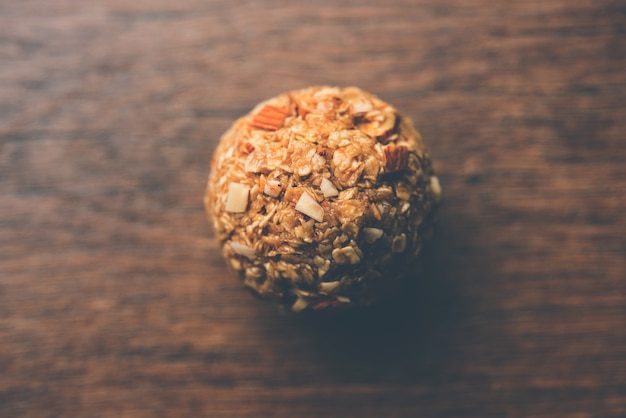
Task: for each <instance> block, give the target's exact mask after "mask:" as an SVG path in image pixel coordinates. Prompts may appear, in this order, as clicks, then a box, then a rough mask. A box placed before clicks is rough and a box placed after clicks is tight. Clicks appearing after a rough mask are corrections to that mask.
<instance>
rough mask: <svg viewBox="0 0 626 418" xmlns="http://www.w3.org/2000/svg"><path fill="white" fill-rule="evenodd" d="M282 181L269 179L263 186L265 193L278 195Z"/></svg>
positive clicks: (272, 195)
mask: <svg viewBox="0 0 626 418" xmlns="http://www.w3.org/2000/svg"><path fill="white" fill-rule="evenodd" d="M280 190H281V189H280V182H279V181H277V180H268V181H267V182H266V183H265V187H264V188H263V193H265V194H266V195H268V196H271V197H278V195H279V194H280Z"/></svg>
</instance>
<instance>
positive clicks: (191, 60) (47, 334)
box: [0, 0, 626, 418]
mask: <svg viewBox="0 0 626 418" xmlns="http://www.w3.org/2000/svg"><path fill="white" fill-rule="evenodd" d="M625 27H626V2H625V1H611V0H581V1H566V0H524V1H522V0H519V1H518V0H509V1H497V0H496V1H492V0H417V1H402V0H394V1H386V2H382V1H368V0H361V1H316V2H288V1H226V0H220V1H217V0H216V1H208V0H178V1H175V2H172V1H166V0H155V1H149V0H137V1H126V0H94V1H81V0H55V1H49V0H3V1H2V2H0V416H2V417H43V416H49V417H57V416H59V417H61V416H63V417H141V416H145V417H181V416H207V417H418V416H419V417H546V418H548V417H578V418H583V417H624V416H626V210H625V204H626V196H625V194H626V138H625V137H626V30H625ZM311 84H333V85H342V86H343V85H357V86H360V87H363V88H366V89H368V90H370V91H372V92H374V93H376V94H378V95H379V96H380V97H381V98H383V99H385V100H387V101H390V102H391V103H394V104H395V105H396V106H397V107H398V108H399V109H401V110H402V111H403V112H404V113H406V114H408V115H410V116H411V117H412V118H413V119H414V121H415V123H416V125H417V126H418V128H419V129H420V130H421V132H422V134H423V136H424V138H425V140H426V142H427V144H428V145H429V148H430V151H431V154H432V156H433V158H434V161H435V168H436V170H437V172H438V174H439V177H440V179H441V183H442V185H443V188H444V192H445V196H446V198H445V205H444V207H443V209H442V211H441V224H440V227H439V229H438V231H437V234H436V237H435V239H434V241H433V242H432V243H431V245H430V246H429V247H428V249H427V250H426V252H425V253H424V267H423V270H424V272H423V273H424V274H423V280H422V281H421V282H420V283H419V284H417V285H416V287H415V288H414V289H410V290H409V291H407V292H406V293H405V294H404V295H403V297H402V299H401V301H400V302H402V303H396V304H394V306H382V307H380V308H378V309H376V310H374V311H372V312H369V313H365V314H363V315H345V316H341V317H338V318H319V319H317V320H315V319H311V318H298V317H293V316H292V315H289V314H286V313H284V312H282V311H280V310H278V309H276V308H275V307H274V306H272V305H269V304H267V303H264V302H261V301H258V300H256V299H255V298H253V297H252V296H250V295H249V294H248V292H246V291H245V290H244V289H243V288H242V286H241V284H240V283H239V281H238V280H236V278H235V277H234V276H233V275H232V274H230V273H229V271H228V270H227V269H226V267H225V264H224V263H223V262H222V259H221V256H220V255H219V253H218V251H217V249H216V246H215V244H214V243H213V242H212V237H211V231H210V229H209V226H208V222H207V221H206V220H205V216H204V213H203V208H202V195H203V192H204V187H205V181H206V177H207V174H208V164H207V163H208V160H209V158H210V156H211V154H212V151H213V149H214V148H215V145H216V141H217V140H218V138H219V136H220V134H221V133H222V132H223V131H224V130H225V129H226V128H227V127H228V125H229V124H230V123H231V122H232V121H233V120H234V119H235V118H237V117H238V116H240V115H242V114H243V113H245V112H247V111H248V110H249V109H250V108H251V107H252V106H253V105H255V104H256V103H257V102H258V101H260V100H263V99H265V98H268V97H270V96H273V95H275V94H278V93H280V92H282V91H284V90H288V89H292V88H298V87H304V86H307V85H311Z"/></svg>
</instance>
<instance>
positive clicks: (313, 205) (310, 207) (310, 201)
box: [296, 192, 324, 222]
mask: <svg viewBox="0 0 626 418" xmlns="http://www.w3.org/2000/svg"><path fill="white" fill-rule="evenodd" d="M296 210H297V211H298V212H302V213H304V214H305V215H307V216H310V217H311V218H313V219H315V220H316V221H317V222H322V221H323V220H324V208H322V207H321V206H320V205H319V203H317V201H316V200H315V199H314V198H312V197H311V195H310V194H308V193H307V192H304V193H302V196H300V199H299V200H298V203H296Z"/></svg>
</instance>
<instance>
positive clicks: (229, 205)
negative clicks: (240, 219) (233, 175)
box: [226, 183, 250, 213]
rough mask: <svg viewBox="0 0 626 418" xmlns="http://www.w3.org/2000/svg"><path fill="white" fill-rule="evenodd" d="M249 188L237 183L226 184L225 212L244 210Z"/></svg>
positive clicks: (246, 205) (246, 204)
mask: <svg viewBox="0 0 626 418" xmlns="http://www.w3.org/2000/svg"><path fill="white" fill-rule="evenodd" d="M249 194H250V188H249V187H247V186H244V185H243V184H239V183H230V184H229V185H228V196H226V211H227V212H236V213H238V212H245V211H246V208H247V207H248V195H249Z"/></svg>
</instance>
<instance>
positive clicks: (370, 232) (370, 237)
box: [363, 228, 383, 244]
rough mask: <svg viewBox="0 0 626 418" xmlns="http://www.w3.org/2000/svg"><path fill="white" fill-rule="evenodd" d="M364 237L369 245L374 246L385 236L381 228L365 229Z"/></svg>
mask: <svg viewBox="0 0 626 418" xmlns="http://www.w3.org/2000/svg"><path fill="white" fill-rule="evenodd" d="M363 236H364V238H365V241H366V242H367V243H368V244H373V243H375V242H376V241H378V239H379V238H380V237H382V236H383V230H382V229H379V228H363Z"/></svg>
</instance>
